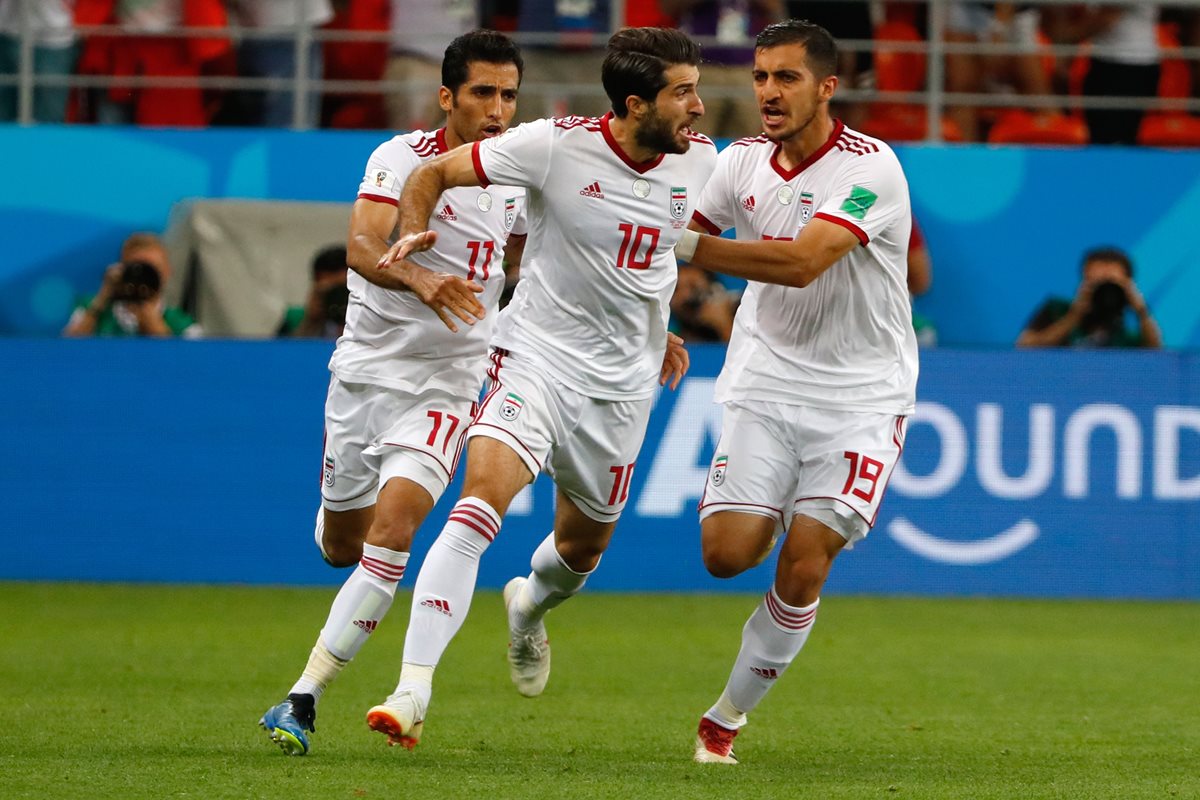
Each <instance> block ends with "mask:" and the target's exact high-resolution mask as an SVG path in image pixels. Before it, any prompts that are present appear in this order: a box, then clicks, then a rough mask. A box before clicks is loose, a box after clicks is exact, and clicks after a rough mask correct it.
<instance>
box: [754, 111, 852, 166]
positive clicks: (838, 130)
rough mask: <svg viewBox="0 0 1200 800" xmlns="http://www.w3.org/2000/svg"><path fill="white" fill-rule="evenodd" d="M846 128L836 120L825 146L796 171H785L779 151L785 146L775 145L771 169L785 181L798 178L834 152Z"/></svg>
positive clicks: (819, 148) (802, 162)
mask: <svg viewBox="0 0 1200 800" xmlns="http://www.w3.org/2000/svg"><path fill="white" fill-rule="evenodd" d="M845 127H846V126H845V125H843V124H842V121H841V120H840V119H834V121H833V133H831V134H829V138H828V139H826V140H825V144H823V145H821V146H820V147H818V148H817V149H816V150H814V151H813V154H812V155H810V156H809V157H808V158H806V159H804V160H803V161H801V162H800V163H799V164H797V165H796V167H795V168H794V169H791V170H786V169H784V168H783V166H782V165H781V164H780V163H779V151H780V150H781V149H782V148H783V145H782V144H777V145H775V152H774V153H772V154H771V167H772V168H773V169H774V170H775V171H776V172H778V173H779V177H781V178H783V179H784V180H785V181H790V180H791V179H792V178H794V177H796V176H797V175H799V174H800V173H801V172H804V170H806V169H808V168H809V167H811V166H812V165H813V164H815V163H817V162H818V161H820V160H821V157H822V156H823V155H825V154H826V153H828V152H829V151H830V150H832V149H833V146H834V145H835V144H837V140H838V138H839V137H841V135H842V131H843V130H844V129H845Z"/></svg>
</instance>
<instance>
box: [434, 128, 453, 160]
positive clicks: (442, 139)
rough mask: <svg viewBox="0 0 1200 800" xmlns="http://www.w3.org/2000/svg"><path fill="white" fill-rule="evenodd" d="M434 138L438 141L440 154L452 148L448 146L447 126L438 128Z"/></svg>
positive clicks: (438, 152)
mask: <svg viewBox="0 0 1200 800" xmlns="http://www.w3.org/2000/svg"><path fill="white" fill-rule="evenodd" d="M433 140H434V142H436V143H437V154H438V155H439V156H440V155H441V154H442V153H445V152H447V151H449V150H450V148H449V147H447V146H446V129H445V128H438V129H437V131H436V132H435V133H434V134H433Z"/></svg>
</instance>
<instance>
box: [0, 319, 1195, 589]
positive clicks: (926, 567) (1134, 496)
mask: <svg viewBox="0 0 1200 800" xmlns="http://www.w3.org/2000/svg"><path fill="white" fill-rule="evenodd" d="M329 351H330V346H329V344H327V343H322V342H312V341H278V342H230V341H202V342H185V341H157V340H86V341H59V340H21V339H8V340H0V362H2V363H4V364H5V367H6V369H5V391H4V392H3V393H0V433H2V436H3V441H4V442H5V445H6V457H5V458H4V459H3V462H2V464H3V465H2V466H0V486H3V487H4V497H5V512H6V513H5V515H4V523H3V524H2V525H0V579H21V580H100V581H156V582H241V583H266V584H275V583H280V584H338V583H340V582H341V581H342V580H343V579H344V575H345V573H344V572H342V571H339V570H333V569H330V568H329V567H327V566H325V565H324V564H323V563H322V562H321V560H320V558H319V556H318V555H317V552H316V549H315V547H314V546H313V543H312V538H311V533H312V524H313V517H314V514H315V512H316V510H317V505H318V502H319V499H318V498H319V495H318V482H319V479H320V471H321V437H322V403H323V400H324V392H325V385H326V382H327V380H328V374H327V372H326V371H325V363H326V361H327V359H328V355H329ZM691 353H692V370H691V373H690V374H689V376H688V377H687V378H686V379H685V380H684V382H683V383H682V384H681V386H680V388H679V389H678V390H677V391H675V392H667V391H664V392H663V393H662V394H661V395H660V396H659V398H658V400H657V403H656V406H655V409H654V412H653V415H652V418H651V421H650V427H649V432H648V434H647V436H646V444H645V447H644V448H643V451H642V453H641V456H640V458H639V459H638V462H637V467H636V470H635V473H634V479H633V482H632V486H631V502H630V505H629V506H628V508H627V510H626V513H625V515H624V517H623V518H622V520H621V523H620V525H619V527H618V529H617V534H616V536H615V537H614V540H613V544H612V547H611V549H610V550H609V552H608V553H607V554H606V555H605V557H604V560H603V562H602V565H601V568H600V570H599V572H598V573H597V575H596V576H595V578H594V579H593V581H592V582H591V583H590V584H589V586H591V587H593V588H595V589H601V590H622V591H626V590H645V591H726V590H738V591H758V590H761V589H762V588H763V587H764V586H766V585H767V584H768V583H769V581H770V566H769V564H770V562H768V564H767V565H764V566H762V567H759V568H758V569H756V570H754V571H752V572H751V573H747V574H746V575H743V576H740V577H739V578H736V579H734V580H729V581H718V580H716V579H714V578H711V577H710V576H709V575H708V574H707V573H706V571H705V569H704V567H703V564H702V563H701V560H700V551H699V527H698V523H697V518H696V510H695V509H696V504H697V502H698V500H699V498H700V494H701V492H702V490H703V487H704V483H705V479H706V476H707V473H708V469H709V460H710V459H711V457H712V452H713V448H714V446H715V443H716V439H717V435H718V432H719V428H720V410H719V408H718V407H716V406H714V405H713V404H712V402H711V397H712V387H713V382H714V378H715V376H716V374H717V372H718V371H719V369H720V365H721V361H722V359H723V356H724V351H723V349H722V348H720V347H715V346H707V347H693V348H691ZM919 394H920V402H919V406H918V410H917V413H916V414H915V415H914V416H913V417H912V418H911V420H910V424H909V432H908V437H907V441H906V443H905V449H904V457H903V461H902V462H901V466H900V467H899V468H898V469H897V470H896V472H895V473H894V475H893V477H892V479H891V482H890V485H889V486H888V487H887V496H886V499H885V501H884V504H883V508H882V511H881V513H880V516H879V519H878V521H877V523H876V526H875V528H874V530H873V531H872V533H871V535H870V536H869V537H868V538H867V539H866V541H864V542H863V543H861V544H860V545H859V546H858V547H856V548H855V549H854V550H853V551H848V552H846V553H844V554H843V555H841V556H840V557H839V559H838V564H837V566H836V567H835V569H834V571H833V575H832V577H831V580H830V585H829V589H828V591H829V592H831V593H839V592H840V593H904V594H934V595H941V594H947V595H1010V596H1046V597H1145V598H1193V599H1194V598H1200V357H1196V356H1191V355H1180V354H1170V353H1151V352H1080V351H1057V352H1046V351H1039V352H972V351H953V350H931V351H926V352H923V353H922V365H921V378H920V384H919ZM457 488H458V487H457V483H456V484H454V485H452V487H451V488H450V489H449V490H448V491H447V493H446V496H444V497H443V499H442V502H441V503H440V504H439V506H438V508H437V509H435V510H434V512H433V514H432V515H431V518H430V520H429V522H428V523H427V524H426V525H425V527H424V528H423V529H422V530H421V531H420V533H419V534H418V537H417V542H416V545H415V547H414V559H413V562H412V564H413V566H412V568H411V569H410V574H413V575H415V574H416V569H417V568H418V565H419V562H420V557H421V555H422V554H423V553H424V552H425V550H426V549H427V548H428V546H429V544H430V542H432V540H433V538H434V537H435V536H436V534H437V531H438V529H439V528H440V526H441V523H442V522H443V521H444V519H445V516H446V514H447V512H448V510H449V506H450V505H451V504H452V503H453V500H454V498H456V497H457ZM553 497H554V493H553V485H552V484H550V483H549V481H548V480H546V479H545V478H542V479H540V480H539V481H538V482H537V484H536V485H535V486H534V487H533V488H532V489H531V490H528V491H527V492H525V493H523V494H522V495H520V496H519V497H518V499H517V501H516V502H514V504H513V507H512V509H511V512H510V514H509V515H508V518H507V519H506V521H505V524H504V527H503V529H502V531H501V533H500V535H499V536H498V537H497V539H496V541H495V543H494V544H493V545H492V546H491V548H490V550H489V551H488V553H487V554H486V555H485V557H484V562H483V566H482V569H481V572H480V582H481V585H483V586H488V587H499V586H501V585H502V584H503V583H504V581H506V580H507V579H508V578H509V577H511V576H513V575H516V574H522V573H524V572H527V571H528V563H529V556H530V554H531V553H532V550H533V548H534V546H535V545H536V543H537V542H538V541H540V540H541V539H542V538H543V537H544V536H545V535H546V533H547V532H548V531H549V530H550V528H551V521H552V511H553V502H554V501H553Z"/></svg>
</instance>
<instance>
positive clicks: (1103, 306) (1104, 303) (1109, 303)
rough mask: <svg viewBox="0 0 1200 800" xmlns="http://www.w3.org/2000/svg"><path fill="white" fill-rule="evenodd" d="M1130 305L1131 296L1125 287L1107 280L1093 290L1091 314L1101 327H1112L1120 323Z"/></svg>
mask: <svg viewBox="0 0 1200 800" xmlns="http://www.w3.org/2000/svg"><path fill="white" fill-rule="evenodd" d="M1128 307H1129V296H1128V295H1126V294H1125V287H1124V286H1122V285H1121V284H1119V283H1116V282H1115V281H1105V282H1104V283H1101V284H1099V285H1097V286H1096V288H1095V289H1093V290H1092V311H1091V314H1090V316H1091V317H1092V319H1093V320H1095V322H1096V324H1097V325H1098V326H1101V327H1105V328H1111V327H1115V326H1117V325H1119V324H1120V322H1121V319H1122V317H1124V315H1125V309H1126V308H1128Z"/></svg>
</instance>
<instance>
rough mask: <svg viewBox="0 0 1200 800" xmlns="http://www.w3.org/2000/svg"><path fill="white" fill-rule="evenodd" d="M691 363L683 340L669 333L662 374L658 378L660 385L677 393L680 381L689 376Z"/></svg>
mask: <svg viewBox="0 0 1200 800" xmlns="http://www.w3.org/2000/svg"><path fill="white" fill-rule="evenodd" d="M691 363H692V362H691V359H690V358H689V357H688V352H687V348H685V347H684V346H683V339H682V338H680V337H678V336H676V335H675V334H673V333H668V334H667V351H666V352H665V353H663V363H662V373H661V374H660V375H659V376H658V385H659V386H667V387H668V388H670V389H671V391H675V389H676V387H678V386H679V381H681V380H682V379H683V376H684V375H687V371H688V367H690V366H691ZM668 382H669V383H668Z"/></svg>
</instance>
